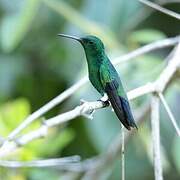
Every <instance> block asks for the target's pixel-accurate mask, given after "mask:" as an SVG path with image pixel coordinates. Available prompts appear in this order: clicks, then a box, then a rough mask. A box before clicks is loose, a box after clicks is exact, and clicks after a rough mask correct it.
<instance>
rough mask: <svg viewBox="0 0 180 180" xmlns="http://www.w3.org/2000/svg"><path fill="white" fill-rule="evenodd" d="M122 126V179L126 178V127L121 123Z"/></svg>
mask: <svg viewBox="0 0 180 180" xmlns="http://www.w3.org/2000/svg"><path fill="white" fill-rule="evenodd" d="M121 126H122V128H121V130H122V133H121V135H122V148H121V161H122V162H121V166H122V167H121V179H122V180H125V145H124V144H125V142H124V127H123V125H121Z"/></svg>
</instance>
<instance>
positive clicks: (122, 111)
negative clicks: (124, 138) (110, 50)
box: [99, 65, 137, 130]
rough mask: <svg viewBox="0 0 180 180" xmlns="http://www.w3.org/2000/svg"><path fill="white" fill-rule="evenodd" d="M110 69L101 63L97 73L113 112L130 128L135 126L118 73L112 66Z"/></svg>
mask: <svg viewBox="0 0 180 180" xmlns="http://www.w3.org/2000/svg"><path fill="white" fill-rule="evenodd" d="M111 71H112V72H110V70H109V68H107V66H105V65H101V67H100V70H99V73H100V80H101V83H102V85H103V87H104V90H105V92H106V93H107V95H108V98H109V101H110V102H111V105H112V107H113V109H114V112H115V113H116V115H117V117H118V119H119V120H120V121H121V123H122V124H123V125H124V126H125V127H126V128H127V129H128V130H130V129H131V127H136V128H137V126H136V124H135V122H134V118H133V115H132V113H131V109H130V105H129V102H128V100H127V96H126V94H125V92H124V89H123V86H122V84H121V81H120V78H119V76H118V73H117V72H116V70H115V68H114V67H113V69H111Z"/></svg>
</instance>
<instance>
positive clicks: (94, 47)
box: [58, 34, 104, 55]
mask: <svg viewBox="0 0 180 180" xmlns="http://www.w3.org/2000/svg"><path fill="white" fill-rule="evenodd" d="M58 35H59V36H62V37H66V38H70V39H74V40H76V41H79V42H80V43H81V44H82V46H83V48H84V50H85V53H86V54H92V55H93V54H99V53H102V52H104V44H103V43H102V41H101V40H100V39H99V38H98V37H96V36H92V35H88V36H84V37H80V38H78V37H75V36H69V35H65V34H58Z"/></svg>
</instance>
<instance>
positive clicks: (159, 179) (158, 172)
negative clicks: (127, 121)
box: [151, 95, 163, 180]
mask: <svg viewBox="0 0 180 180" xmlns="http://www.w3.org/2000/svg"><path fill="white" fill-rule="evenodd" d="M151 127H152V143H153V158H154V173H155V180H163V175H162V164H161V152H160V132H159V131H160V130H159V98H158V97H157V96H156V95H153V97H152V101H151Z"/></svg>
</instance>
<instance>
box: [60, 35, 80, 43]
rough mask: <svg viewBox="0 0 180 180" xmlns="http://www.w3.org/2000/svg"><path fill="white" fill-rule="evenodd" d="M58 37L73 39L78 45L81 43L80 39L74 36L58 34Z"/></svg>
mask: <svg viewBox="0 0 180 180" xmlns="http://www.w3.org/2000/svg"><path fill="white" fill-rule="evenodd" d="M58 36H61V37H65V38H69V39H75V40H76V41H79V42H80V43H81V42H82V40H81V38H78V37H75V36H70V35H66V34H58Z"/></svg>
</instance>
